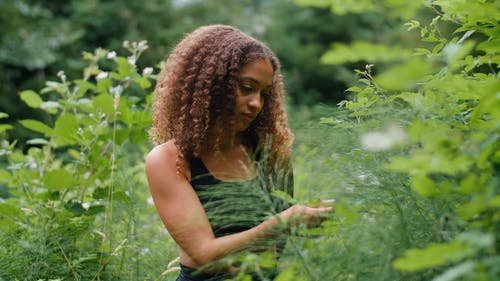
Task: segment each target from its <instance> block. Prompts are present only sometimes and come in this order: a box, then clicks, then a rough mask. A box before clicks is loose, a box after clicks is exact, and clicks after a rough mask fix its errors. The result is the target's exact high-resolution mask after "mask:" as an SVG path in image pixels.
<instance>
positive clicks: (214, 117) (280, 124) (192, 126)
mask: <svg viewBox="0 0 500 281" xmlns="http://www.w3.org/2000/svg"><path fill="white" fill-rule="evenodd" d="M257 59H267V60H269V62H271V64H272V67H273V70H274V72H273V83H272V89H271V91H270V93H269V95H266V96H265V99H264V105H263V108H262V111H261V112H260V114H259V115H258V116H257V118H256V119H255V120H254V121H253V122H252V124H251V125H250V126H249V128H248V129H247V130H246V132H244V133H245V134H246V135H248V136H252V137H254V138H255V139H256V142H257V144H258V145H259V146H261V147H265V146H266V142H267V141H269V140H272V142H271V150H272V151H275V152H276V151H277V152H280V153H283V152H288V151H289V149H290V146H291V144H292V141H293V135H292V133H291V131H290V129H289V127H288V125H287V117H286V113H285V110H284V95H285V90H284V87H283V80H282V76H281V73H280V63H279V60H278V58H277V57H276V56H275V55H274V53H273V52H272V51H271V50H270V49H269V47H267V46H266V45H265V44H264V43H262V42H260V41H258V40H256V39H255V38H252V37H251V36H249V35H247V34H245V33H243V32H242V31H240V30H238V29H237V28H234V27H232V26H226V25H208V26H202V27H199V28H197V29H196V30H194V31H193V32H191V33H189V34H188V35H187V36H186V37H185V38H184V39H183V40H182V41H181V42H180V43H179V44H177V46H176V47H175V48H174V50H173V51H172V53H171V54H170V56H169V58H168V60H167V62H166V65H165V67H164V69H163V70H162V72H161V74H160V77H159V79H158V81H157V84H156V89H155V93H154V96H153V98H154V103H153V127H152V129H151V131H150V133H151V138H152V140H153V142H154V143H155V144H161V143H164V142H166V141H168V140H170V139H174V141H175V144H176V146H177V147H178V149H179V151H180V154H181V155H180V157H182V158H184V159H189V158H190V157H199V156H200V154H202V153H203V152H204V151H209V150H213V149H217V148H218V147H217V146H218V143H219V140H217V139H216V140H215V145H216V147H208V145H209V144H210V143H213V141H211V142H209V140H208V139H207V138H208V136H209V135H210V134H209V132H211V130H216V131H215V134H214V135H216V136H221V135H222V133H223V131H224V126H222V124H223V121H224V120H226V121H227V122H228V123H229V125H232V124H234V122H235V121H234V107H235V92H236V87H237V83H238V74H239V71H240V69H241V68H242V67H243V66H244V65H245V64H247V63H249V62H252V61H255V60H257ZM285 154H288V153H285Z"/></svg>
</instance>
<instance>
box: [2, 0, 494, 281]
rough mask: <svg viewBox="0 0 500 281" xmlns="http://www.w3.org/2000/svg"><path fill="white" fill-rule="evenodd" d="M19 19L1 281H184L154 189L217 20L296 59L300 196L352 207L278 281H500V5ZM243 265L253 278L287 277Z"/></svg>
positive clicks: (257, 7) (6, 68) (51, 8)
mask: <svg viewBox="0 0 500 281" xmlns="http://www.w3.org/2000/svg"><path fill="white" fill-rule="evenodd" d="M0 10H1V11H2V13H1V14H0V31H1V32H0V38H1V41H0V67H1V70H2V71H0V96H1V102H0V118H1V120H2V122H1V124H0V134H1V135H0V137H1V142H2V143H1V146H0V257H1V258H0V280H16V279H17V280H174V278H175V275H176V272H177V270H178V264H177V263H176V262H175V257H176V249H175V246H174V243H173V241H172V240H171V238H170V237H169V236H168V233H166V231H165V229H164V227H163V225H162V224H161V221H160V220H159V218H158V216H157V214H156V212H155V209H154V207H153V205H152V202H151V199H150V196H149V193H148V188H147V183H146V181H145V176H144V172H143V170H144V167H143V162H144V155H145V154H146V153H147V151H148V150H149V149H150V148H151V144H150V143H149V141H148V138H147V129H148V128H149V126H150V124H151V116H150V115H151V114H150V106H151V92H152V87H153V85H154V81H155V78H156V75H157V74H158V72H159V70H160V69H161V63H162V61H164V59H165V58H166V56H167V55H168V53H169V51H170V50H171V49H172V47H173V46H174V45H175V43H176V42H178V41H179V40H180V39H181V38H182V36H183V35H184V34H185V33H186V32H189V31H191V30H193V29H194V28H195V27H197V26H199V25H203V24H209V23H225V24H231V25H234V26H237V27H239V28H241V29H242V30H244V31H246V32H248V33H249V34H252V35H253V36H255V37H257V38H259V39H261V40H263V41H265V42H267V43H268V44H269V46H270V47H271V48H272V49H273V50H274V51H275V53H276V54H277V55H278V57H279V58H280V60H281V62H282V67H283V72H284V78H285V83H286V88H287V92H288V94H289V95H288V100H287V105H288V112H289V118H290V124H291V126H292V128H293V131H294V133H295V135H296V143H295V149H294V159H293V161H294V170H295V176H296V179H295V181H296V182H295V189H296V190H295V191H296V197H295V198H293V199H290V198H289V199H290V200H292V201H295V202H301V203H315V202H317V200H320V199H336V203H335V204H336V212H335V213H334V214H332V215H331V216H330V217H328V218H327V219H326V220H325V222H324V223H323V224H322V226H321V227H318V228H316V229H313V230H306V229H304V228H302V227H301V226H297V229H294V230H293V231H292V234H294V235H292V237H291V238H290V239H289V243H288V245H287V248H286V250H285V253H284V255H283V257H282V258H281V259H280V261H279V264H278V266H279V268H280V269H282V273H281V274H280V275H279V276H278V277H277V278H276V280H278V281H286V280H438V281H443V280H500V269H499V268H498V266H497V265H498V264H499V263H500V256H499V250H500V246H499V239H500V236H499V235H500V234H499V231H498V230H499V225H500V222H499V220H500V213H499V207H500V195H499V189H498V186H499V185H500V177H499V176H498V170H499V162H500V153H499V149H498V148H499V142H498V138H499V127H500V121H499V114H500V113H499V108H500V96H499V94H498V93H499V92H500V83H499V79H498V78H499V77H498V65H499V62H500V55H499V51H500V47H499V46H500V44H499V43H500V39H499V35H500V28H499V24H498V20H497V19H498V18H500V1H495V0H490V1H488V0H475V1H473V0H460V1H445V0H440V1H439V0H437V1H411V3H410V2H408V1H399V0H363V1H348V0H344V1H336V0H330V1H325V0H296V1H291V0H275V1H264V0H242V1H224V0H222V1H196V0H191V1H180V0H178V1H168V0H161V1H160V0H148V1H125V0H108V1H98V0H82V1H76V0H75V1H34V0H33V1H17V0H13V1H2V2H0ZM278 195H280V196H285V195H283V194H278ZM295 234H296V235H295ZM235 258H238V259H241V260H240V262H241V263H242V269H243V270H242V273H241V274H240V276H238V278H237V279H238V280H247V279H245V278H248V275H246V273H247V272H250V271H256V272H259V271H260V270H261V269H262V268H266V267H270V266H273V262H272V260H270V259H269V257H268V256H266V255H265V254H264V255H255V254H248V255H243V256H238V257H235Z"/></svg>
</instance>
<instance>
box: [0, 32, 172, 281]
mask: <svg viewBox="0 0 500 281" xmlns="http://www.w3.org/2000/svg"><path fill="white" fill-rule="evenodd" d="M125 47H126V48H127V49H129V51H130V55H129V56H127V57H122V56H118V55H116V53H115V52H110V51H107V50H103V49H98V50H96V51H95V52H94V53H84V58H85V59H86V60H87V61H88V62H89V63H88V66H87V67H86V68H85V69H84V71H83V73H84V77H83V78H81V79H80V78H79V79H74V80H69V79H68V78H67V77H66V74H65V73H64V72H62V71H60V72H59V74H58V76H59V78H60V80H59V81H47V83H46V87H45V88H43V89H42V90H41V91H39V92H36V91H32V90H26V91H22V92H21V93H20V98H21V100H23V101H24V102H25V103H26V104H27V105H28V106H29V107H31V108H33V110H39V111H42V112H44V114H45V115H46V117H44V118H43V119H45V120H50V121H49V122H44V121H40V120H35V119H25V120H20V121H19V123H20V124H21V125H22V126H23V127H25V128H27V129H29V130H32V131H33V132H34V133H35V134H36V137H35V138H33V139H30V140H28V141H27V143H26V150H25V151H21V150H19V149H18V148H17V147H16V146H17V145H16V142H12V143H9V142H8V141H7V140H6V139H3V138H2V140H1V149H0V155H2V163H4V164H3V165H2V166H1V169H0V184H2V185H3V186H5V187H7V190H8V194H7V196H6V197H5V198H3V199H2V200H1V201H0V210H1V212H0V214H1V215H0V243H1V244H2V247H1V248H0V255H1V256H2V257H8V258H2V259H1V260H0V278H2V279H6V280H7V279H8V280H14V279H16V280H40V279H43V280H48V279H51V280H52V279H61V280H68V279H70V280H116V279H117V278H118V279H120V280H122V279H123V278H122V277H123V276H127V279H129V280H137V279H141V280H143V279H157V278H158V277H159V276H161V272H158V270H161V267H158V266H157V265H155V264H153V263H150V266H151V267H148V266H144V265H141V266H139V265H138V263H137V259H145V260H148V259H149V258H151V259H158V262H159V264H161V260H162V259H161V258H159V256H164V255H167V258H168V254H169V253H170V252H169V251H168V250H166V251H165V250H163V251H161V253H155V254H154V255H155V256H154V257H153V253H151V252H152V251H151V249H153V248H154V247H157V245H154V244H153V243H159V242H157V239H161V238H160V237H159V236H158V235H157V234H156V232H157V229H156V228H159V227H160V225H161V223H160V222H158V223H151V221H157V219H156V214H155V212H154V208H152V206H148V204H146V202H147V190H144V187H145V186H146V183H145V179H144V175H143V164H142V163H143V154H144V152H145V151H146V150H147V149H148V145H147V140H148V139H147V130H148V128H149V126H150V123H151V121H150V99H151V86H152V83H151V80H154V79H155V78H156V74H153V73H152V70H153V69H152V68H145V69H144V70H143V71H140V69H139V68H138V66H137V65H136V61H137V59H138V58H139V56H140V55H141V54H142V52H143V51H144V50H146V49H147V47H148V46H147V44H146V42H132V43H130V42H128V43H125ZM2 115H3V116H2V117H6V115H5V114H2ZM4 128H5V130H8V129H10V128H12V126H10V127H4ZM141 189H143V190H141ZM136 212H138V213H142V214H143V216H141V217H136V216H135V215H136ZM163 260H164V259H163ZM152 269H154V270H152Z"/></svg>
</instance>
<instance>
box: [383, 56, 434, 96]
mask: <svg viewBox="0 0 500 281" xmlns="http://www.w3.org/2000/svg"><path fill="white" fill-rule="evenodd" d="M430 70H431V69H430V65H429V64H427V63H426V62H424V61H423V60H420V59H418V58H415V59H412V60H410V61H409V62H407V63H405V64H402V65H397V66H394V67H392V68H390V69H388V70H386V71H385V72H383V73H382V74H380V75H378V76H377V77H375V82H377V83H378V84H379V86H380V87H382V88H383V89H386V90H389V91H403V90H408V89H411V88H414V87H415V84H416V83H417V82H419V81H422V80H423V78H424V77H425V76H426V75H427V74H428V73H429V72H430Z"/></svg>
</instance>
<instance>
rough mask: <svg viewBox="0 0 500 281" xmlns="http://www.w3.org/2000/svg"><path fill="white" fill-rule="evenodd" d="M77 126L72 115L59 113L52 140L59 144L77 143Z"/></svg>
mask: <svg viewBox="0 0 500 281" xmlns="http://www.w3.org/2000/svg"><path fill="white" fill-rule="evenodd" d="M78 128H79V125H78V122H77V121H76V117H75V116H74V115H72V114H69V113H64V114H62V115H60V116H59V118H57V120H56V123H55V127H54V142H55V143H56V144H57V145H61V146H64V145H72V144H75V143H78V141H79V138H78Z"/></svg>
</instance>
